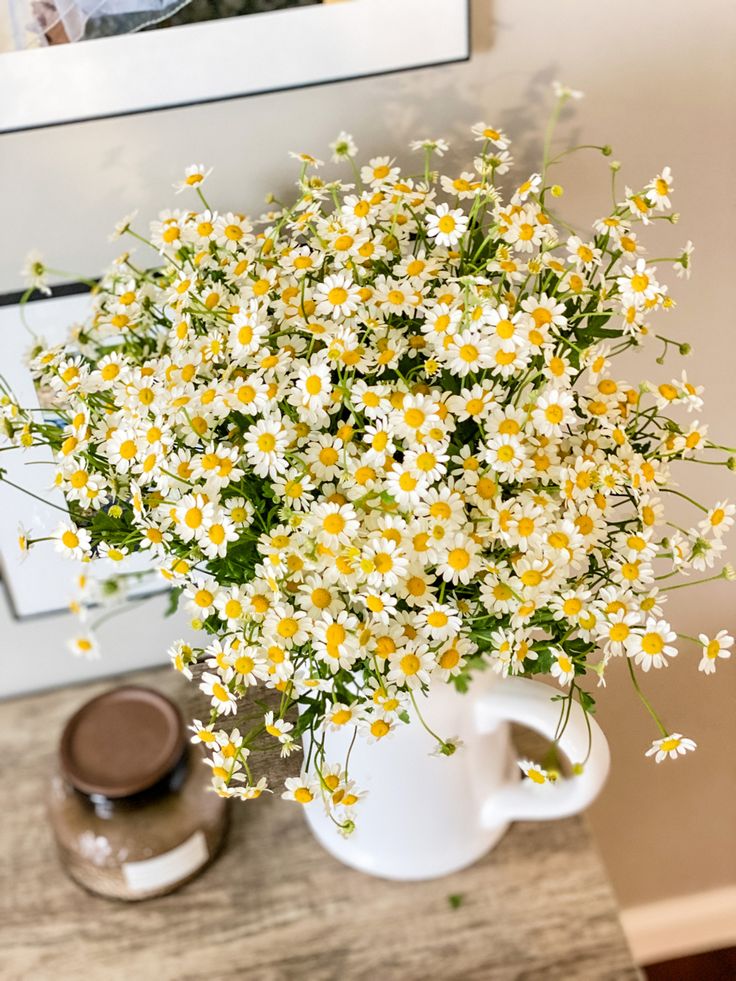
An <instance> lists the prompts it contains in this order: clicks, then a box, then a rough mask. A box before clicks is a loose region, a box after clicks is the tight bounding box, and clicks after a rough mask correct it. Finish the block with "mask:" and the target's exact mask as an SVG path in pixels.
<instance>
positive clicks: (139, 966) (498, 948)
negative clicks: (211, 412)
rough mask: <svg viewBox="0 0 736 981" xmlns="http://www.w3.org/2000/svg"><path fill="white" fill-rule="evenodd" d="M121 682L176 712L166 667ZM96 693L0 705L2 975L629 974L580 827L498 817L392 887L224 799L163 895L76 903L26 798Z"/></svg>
mask: <svg viewBox="0 0 736 981" xmlns="http://www.w3.org/2000/svg"><path fill="white" fill-rule="evenodd" d="M125 681H126V682H131V681H132V682H136V683H141V684H148V685H151V686H152V687H154V688H158V689H159V690H161V691H164V692H166V693H167V694H169V695H171V696H172V697H173V698H174V699H175V700H177V701H178V702H179V704H180V705H182V708H183V710H184V711H185V712H186V713H192V709H193V706H194V705H195V704H197V703H196V701H195V696H196V694H197V693H196V689H194V686H190V685H187V683H186V682H185V681H184V680H183V679H181V678H179V677H178V676H176V675H175V674H174V672H172V671H169V670H168V669H164V670H163V671H161V670H159V671H148V672H144V673H140V674H135V675H128V676H126V678H125ZM111 684H112V683H107V684H95V685H89V686H84V687H75V688H69V689H64V690H62V691H56V692H50V693H46V694H42V695H36V696H33V697H31V698H24V699H19V700H16V701H7V702H4V703H0V979H2V981H47V979H48V981H66V979H69V981H82V979H84V981H117V979H120V981H149V979H150V981H199V979H207V981H226V979H227V981H229V979H233V981H234V979H241V978H243V979H249V981H394V979H397V981H398V979H401V981H576V979H579V981H624V979H631V981H635V979H638V978H639V977H640V974H639V972H638V971H637V969H636V968H635V967H634V965H633V963H632V960H631V955H630V953H629V951H628V948H627V946H626V943H625V940H624V937H623V934H622V931H621V926H620V923H619V919H618V914H617V910H616V905H615V902H614V899H613V895H612V892H611V888H610V886H609V883H608V881H607V879H606V875H605V872H604V870H603V866H602V864H601V861H600V858H599V857H598V855H597V853H596V851H595V848H594V846H593V844H592V841H591V837H590V834H589V832H588V830H587V827H586V825H585V823H584V822H583V821H582V820H581V819H580V818H572V819H568V820H565V821H557V822H550V823H546V824H544V823H539V824H533V823H520V824H516V825H515V826H514V827H513V828H512V829H511V830H510V832H509V833H508V834H507V835H506V837H505V838H504V839H503V840H502V841H501V842H500V844H499V845H498V846H497V847H496V848H495V849H494V850H493V851H492V852H491V853H490V854H489V855H488V856H487V857H486V858H485V859H484V860H483V861H481V862H479V863H478V864H476V865H475V866H473V867H472V868H470V869H467V870H465V871H463V872H460V873H457V874H455V875H452V876H448V877H447V878H444V879H439V880H434V881H430V882H426V883H419V884H415V883H394V882H386V881H383V880H379V879H374V878H370V877H368V876H365V875H362V874H361V873H359V872H353V871H351V870H350V869H347V868H345V867H343V866H342V865H340V864H339V863H338V862H336V861H335V860H334V859H333V858H331V857H330V856H329V855H327V854H326V853H325V852H324V851H323V850H322V849H321V848H320V846H319V845H318V844H317V843H316V842H315V841H314V839H313V838H312V837H311V835H310V833H309V831H308V829H307V827H306V824H305V823H304V820H303V817H302V815H301V813H300V809H299V808H298V807H297V805H295V804H292V803H289V802H286V801H282V800H280V798H279V797H278V796H277V795H274V796H273V797H264V798H261V799H260V800H257V801H250V802H246V803H241V804H233V806H232V823H231V830H230V834H229V838H228V841H227V843H226V846H225V849H224V851H223V852H222V854H221V855H220V857H219V858H218V859H217V861H216V862H215V863H214V864H213V865H212V866H210V868H209V869H207V870H206V871H205V872H204V874H203V875H201V876H200V877H199V878H197V879H196V880H194V881H193V882H191V883H189V884H188V885H186V886H184V887H183V888H182V889H180V890H179V891H178V892H176V893H173V894H171V895H169V896H164V897H162V898H160V899H154V900H149V901H148V902H144V903H140V904H126V903H119V902H112V901H109V900H104V899H100V898H97V897H94V896H92V895H88V894H87V893H85V892H83V891H82V890H81V889H79V888H78V887H77V886H75V885H74V884H73V883H72V882H71V881H70V880H68V879H67V878H66V876H65V875H64V873H63V872H62V870H61V868H60V867H59V865H58V863H57V861H56V855H55V852H54V847H53V842H52V838H51V831H50V828H49V826H48V823H47V821H46V818H45V803H44V796H45V792H46V784H47V781H48V776H49V773H50V771H51V769H52V767H53V765H54V757H55V751H56V744H57V741H58V737H59V733H60V730H61V727H62V725H63V723H64V721H65V720H66V719H67V718H68V717H69V716H70V715H71V713H72V712H73V711H74V710H75V709H76V708H77V707H78V706H79V705H80V704H81V703H82V702H83V701H85V700H86V699H87V698H89V697H91V696H92V695H94V694H97V693H98V692H100V691H103V690H105V689H106V688H108V687H110V686H111ZM197 715H198V716H201V703H200V711H199V712H197ZM450 896H459V897H461V901H460V904H459V906H458V907H457V908H452V906H451V904H450V902H449V898H448V897H450Z"/></svg>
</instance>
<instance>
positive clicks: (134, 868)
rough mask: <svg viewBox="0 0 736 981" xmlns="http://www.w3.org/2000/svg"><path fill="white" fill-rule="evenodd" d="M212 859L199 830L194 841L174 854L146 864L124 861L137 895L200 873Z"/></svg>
mask: <svg viewBox="0 0 736 981" xmlns="http://www.w3.org/2000/svg"><path fill="white" fill-rule="evenodd" d="M208 858H209V852H208V851H207V841H206V839H205V836H204V834H203V833H202V832H201V831H195V832H194V834H193V835H192V836H191V838H187V840H186V841H184V842H182V843H181V845H177V846H176V848H172V849H171V851H170V852H164V853H163V854H162V855H156V857H155V858H146V859H144V860H143V861H142V862H123V877H124V878H125V883H126V885H127V886H128V888H129V889H130V890H131V891H133V892H151V891H152V890H154V889H165V888H166V887H167V886H171V885H173V884H174V883H175V882H180V881H181V880H182V879H186V877H187V876H188V875H191V874H192V872H196V871H197V869H198V868H200V867H201V866H202V865H204V863H205V862H206V861H207V859H208Z"/></svg>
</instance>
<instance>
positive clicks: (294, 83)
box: [0, 0, 470, 133]
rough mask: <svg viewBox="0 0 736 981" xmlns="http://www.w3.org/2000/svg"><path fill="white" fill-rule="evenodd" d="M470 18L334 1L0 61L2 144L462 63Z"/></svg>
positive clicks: (401, 3) (458, 7)
mask: <svg viewBox="0 0 736 981" xmlns="http://www.w3.org/2000/svg"><path fill="white" fill-rule="evenodd" d="M469 6H470V5H469V0H340V2H339V3H335V2H323V3H321V4H317V5H314V6H306V7H292V8H286V9H284V10H277V11H272V12H267V13H258V14H250V15H245V16H240V17H230V18H226V19H221V20H214V21H207V22H204V23H201V24H191V25H186V26H182V27H168V28H162V29H161V30H153V31H149V32H144V33H137V34H126V35H121V36H118V37H109V38H100V39H95V40H88V41H80V42H77V43H74V44H60V45H55V46H53V45H52V46H48V47H44V48H36V49H33V50H28V51H11V52H6V53H2V54H0V93H2V98H0V133H2V132H17V131H19V130H27V129H35V128H38V127H43V126H54V125H58V124H61V123H72V122H80V121H83V120H89V119H100V118H105V117H108V116H118V115H126V114H130V113H138V112H148V111H151V110H156V109H165V108H174V107H178V106H184V105H191V104H195V103H201V102H214V101H220V100H223V99H232V98H238V97H241V96H244V95H253V94H257V93H265V92H275V91H280V90H283V89H293V88H300V87H303V86H308V85H317V84H321V83H325V82H334V81H339V80H344V79H350V78H361V77H365V76H367V75H380V74H385V73H388V72H395V71H402V70H406V69H410V68H421V67H428V66H430V65H438V64H444V63H448V62H453V61H464V60H467V59H468V58H469V57H470V10H469ZM172 65H179V66H191V70H185V71H180V72H176V73H175V77H174V76H173V75H172V73H171V70H170V69H171V66H172Z"/></svg>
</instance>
